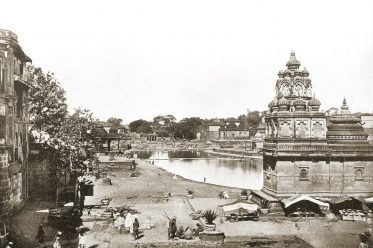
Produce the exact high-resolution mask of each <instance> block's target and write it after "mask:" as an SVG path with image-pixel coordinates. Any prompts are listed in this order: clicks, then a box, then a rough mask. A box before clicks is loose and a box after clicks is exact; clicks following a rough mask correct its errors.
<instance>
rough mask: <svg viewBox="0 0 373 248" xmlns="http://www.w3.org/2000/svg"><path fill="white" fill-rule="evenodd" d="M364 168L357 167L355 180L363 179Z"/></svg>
mask: <svg viewBox="0 0 373 248" xmlns="http://www.w3.org/2000/svg"><path fill="white" fill-rule="evenodd" d="M363 175H364V168H356V169H355V181H363Z"/></svg>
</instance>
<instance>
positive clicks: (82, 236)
mask: <svg viewBox="0 0 373 248" xmlns="http://www.w3.org/2000/svg"><path fill="white" fill-rule="evenodd" d="M85 241H86V237H85V233H84V231H80V232H79V248H85Z"/></svg>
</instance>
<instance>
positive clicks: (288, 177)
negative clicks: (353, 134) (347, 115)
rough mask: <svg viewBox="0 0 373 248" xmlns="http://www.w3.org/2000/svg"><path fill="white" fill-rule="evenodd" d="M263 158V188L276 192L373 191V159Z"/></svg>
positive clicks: (334, 193)
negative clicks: (311, 159)
mask: <svg viewBox="0 0 373 248" xmlns="http://www.w3.org/2000/svg"><path fill="white" fill-rule="evenodd" d="M264 161H265V164H264V173H263V185H264V190H265V191H267V192H268V193H271V194H273V195H276V196H280V197H281V196H283V197H287V196H290V195H292V194H309V195H315V196H316V195H317V196H339V195H342V194H349V195H356V196H369V195H371V194H372V193H373V161H361V160H360V161H359V160H355V161H351V160H350V161H343V160H338V161H333V160H332V161H329V160H328V159H325V160H320V161H296V160H292V161H291V160H288V161H272V163H271V162H268V161H270V160H268V159H267V160H266V159H265V160H264Z"/></svg>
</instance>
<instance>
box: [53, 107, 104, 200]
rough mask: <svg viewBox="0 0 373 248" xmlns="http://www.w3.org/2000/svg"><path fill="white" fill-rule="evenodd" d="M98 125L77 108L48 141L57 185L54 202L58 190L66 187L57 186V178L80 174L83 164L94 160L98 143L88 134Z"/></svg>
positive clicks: (89, 114) (89, 115) (86, 112)
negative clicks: (51, 151) (88, 160)
mask: <svg viewBox="0 0 373 248" xmlns="http://www.w3.org/2000/svg"><path fill="white" fill-rule="evenodd" d="M98 124H99V123H98V120H97V119H96V118H94V117H93V114H92V113H91V112H90V111H89V110H86V109H80V108H79V109H76V110H75V112H74V113H73V114H72V115H68V116H67V117H66V118H65V120H64V121H63V123H62V125H61V127H60V128H59V130H58V132H57V133H56V135H54V136H53V137H52V138H51V139H50V140H48V144H49V146H50V147H51V148H52V149H53V154H54V156H53V161H51V162H52V164H53V165H54V167H53V168H52V171H53V172H54V176H55V177H56V180H55V181H56V183H57V185H56V188H57V192H56V200H58V196H59V192H60V190H59V189H60V188H61V187H64V186H66V185H61V184H59V183H58V182H59V180H58V178H61V177H62V176H63V175H66V174H67V173H69V174H71V173H74V174H76V175H78V174H80V173H81V171H82V169H84V166H83V162H84V161H86V160H87V159H93V158H94V154H95V151H96V147H97V145H98V144H99V141H96V140H95V139H94V137H92V136H90V133H91V131H92V130H94V129H95V128H96V127H97V126H98ZM74 183H76V182H74Z"/></svg>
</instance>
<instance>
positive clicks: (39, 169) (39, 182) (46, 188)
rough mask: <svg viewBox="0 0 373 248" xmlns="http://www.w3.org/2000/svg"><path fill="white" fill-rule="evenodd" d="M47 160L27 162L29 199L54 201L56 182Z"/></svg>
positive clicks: (33, 159)
mask: <svg viewBox="0 0 373 248" xmlns="http://www.w3.org/2000/svg"><path fill="white" fill-rule="evenodd" d="M51 166H52V165H51V163H50V161H49V159H48V158H41V159H35V157H33V158H32V159H30V162H29V176H30V181H29V198H31V199H32V198H41V199H44V200H48V199H55V197H56V182H54V178H55V177H54V176H53V173H52V171H51V170H50V168H51Z"/></svg>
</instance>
